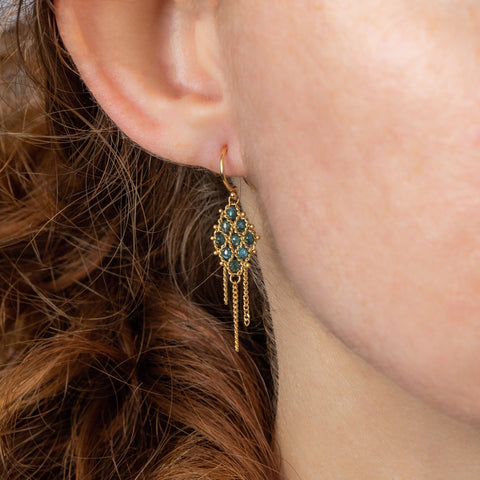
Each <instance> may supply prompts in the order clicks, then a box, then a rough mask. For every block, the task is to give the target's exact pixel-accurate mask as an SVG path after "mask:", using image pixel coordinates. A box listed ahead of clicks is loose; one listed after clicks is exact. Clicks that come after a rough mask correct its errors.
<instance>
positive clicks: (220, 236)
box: [215, 232, 225, 247]
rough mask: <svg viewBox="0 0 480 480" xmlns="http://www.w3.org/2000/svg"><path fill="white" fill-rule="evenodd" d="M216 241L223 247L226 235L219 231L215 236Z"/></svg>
mask: <svg viewBox="0 0 480 480" xmlns="http://www.w3.org/2000/svg"><path fill="white" fill-rule="evenodd" d="M215 243H216V244H217V246H218V247H221V246H222V245H223V244H224V243H225V237H224V236H223V235H222V234H221V233H220V232H217V235H216V236H215Z"/></svg>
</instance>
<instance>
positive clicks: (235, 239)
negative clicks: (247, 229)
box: [232, 233, 242, 248]
mask: <svg viewBox="0 0 480 480" xmlns="http://www.w3.org/2000/svg"><path fill="white" fill-rule="evenodd" d="M241 241H242V239H241V238H240V235H238V234H237V233H234V234H233V235H232V245H233V246H234V247H235V248H237V247H238V246H239V245H240V242H241Z"/></svg>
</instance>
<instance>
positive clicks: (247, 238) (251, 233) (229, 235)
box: [211, 147, 260, 352]
mask: <svg viewBox="0 0 480 480" xmlns="http://www.w3.org/2000/svg"><path fill="white" fill-rule="evenodd" d="M226 153H227V147H224V148H223V149H222V153H221V155H220V173H221V175H222V178H223V183H224V184H225V186H226V187H227V189H228V190H229V192H230V196H229V198H228V203H227V205H226V206H225V208H224V209H223V210H222V209H220V210H219V211H218V213H219V214H220V215H219V218H218V222H217V224H216V225H214V227H213V230H214V233H213V236H212V237H211V240H212V241H213V245H214V249H215V252H214V253H215V255H217V256H218V258H219V260H220V265H221V267H222V268H223V299H224V303H225V305H228V301H229V295H228V283H229V282H230V284H231V287H232V302H233V304H232V310H233V321H234V335H235V351H236V352H238V351H239V341H238V323H239V286H240V283H242V288H243V295H242V299H243V324H244V325H245V326H246V327H248V326H249V325H250V301H249V300H250V299H249V291H248V269H249V268H250V263H249V260H250V258H251V256H252V255H255V254H256V253H257V251H256V249H255V245H256V242H257V240H259V238H260V237H259V236H258V235H257V234H256V232H255V228H254V226H253V225H252V224H251V223H250V222H249V221H248V219H247V217H246V215H245V212H243V211H242V209H241V207H240V200H239V198H238V194H237V188H236V187H235V186H232V185H230V183H229V182H228V180H227V178H226V176H225V172H224V165H223V159H224V157H225V154H226Z"/></svg>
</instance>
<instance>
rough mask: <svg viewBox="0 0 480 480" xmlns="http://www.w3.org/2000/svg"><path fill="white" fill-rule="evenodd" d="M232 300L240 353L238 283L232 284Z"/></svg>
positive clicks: (236, 337) (236, 345)
mask: <svg viewBox="0 0 480 480" xmlns="http://www.w3.org/2000/svg"><path fill="white" fill-rule="evenodd" d="M232 299H233V326H234V330H235V351H236V352H238V351H239V350H240V348H239V342H238V283H236V282H232Z"/></svg>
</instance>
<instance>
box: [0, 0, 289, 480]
mask: <svg viewBox="0 0 480 480" xmlns="http://www.w3.org/2000/svg"><path fill="white" fill-rule="evenodd" d="M11 3H12V2H10V4H11ZM2 8H3V9H4V10H3V12H2V11H1V9H2ZM5 9H8V13H7V12H6V10H5ZM14 10H15V11H14ZM0 15H2V16H3V18H4V19H5V20H4V21H3V23H4V24H3V26H2V31H1V33H0V35H1V36H0V477H1V478H2V479H9V480H15V479H22V480H25V479H33V478H34V479H49V480H51V479H54V478H58V479H76V480H93V479H102V480H106V479H122V480H123V479H132V480H133V479H152V480H153V479H155V480H160V479H162V480H163V479H175V480H181V479H193V478H205V479H218V480H220V479H222V480H225V479H249V480H260V479H266V478H268V479H273V480H274V479H277V478H279V476H280V474H279V460H278V455H277V454H276V452H277V449H276V447H275V442H274V435H273V427H274V419H275V408H276V397H277V392H276V385H277V380H276V376H277V374H276V364H275V347H274V341H273V338H272V337H273V334H272V329H271V320H270V316H269V309H268V302H267V299H266V296H265V293H264V287H263V284H262V277H261V272H260V270H259V267H258V264H257V263H256V262H253V265H252V268H251V273H252V277H251V278H253V280H252V282H251V283H252V284H251V287H250V290H251V293H250V294H251V303H252V318H253V322H252V325H251V326H250V329H249V331H248V332H241V333H240V335H241V337H240V353H236V352H235V351H234V349H233V335H232V331H231V330H232V327H231V323H232V321H231V318H232V317H231V312H230V310H229V308H228V307H226V306H224V305H223V301H222V300H223V296H222V295H223V293H222V278H221V272H220V270H219V267H218V259H217V258H216V257H214V256H213V255H212V252H213V248H212V247H213V246H212V245H211V240H210V237H211V235H212V233H213V225H214V224H215V223H216V215H218V209H219V208H220V207H222V206H223V204H224V203H226V199H227V193H226V191H225V189H224V187H223V184H222V182H221V180H220V179H219V178H218V176H217V175H215V174H213V173H212V172H209V171H207V170H206V169H200V168H193V167H184V166H179V165H175V164H173V163H171V162H169V161H168V160H166V159H159V158H156V157H154V156H152V155H151V154H149V153H148V152H146V151H144V150H142V149H141V148H140V147H139V146H138V145H136V144H135V143H134V142H132V141H131V140H130V139H129V138H127V137H126V136H125V135H124V134H123V133H122V132H121V131H120V130H119V129H118V127H117V126H116V125H115V124H114V123H113V122H112V121H111V120H110V119H109V118H108V117H107V116H106V115H105V113H104V112H103V111H102V109H101V108H100V106H99V105H98V104H97V103H96V101H95V99H94V98H93V97H92V95H91V94H90V92H89V91H88V89H87V88H86V86H85V85H84V84H83V82H82V80H81V78H80V77H79V75H78V72H77V71H76V69H75V66H74V65H73V63H72V61H71V59H70V57H69V55H68V52H67V51H66V50H65V48H64V47H63V45H62V42H61V39H60V37H59V35H58V31H57V27H56V24H55V18H54V14H53V4H52V2H51V1H47V0H37V1H30V2H25V1H21V0H18V1H17V2H15V5H10V6H8V7H0Z"/></svg>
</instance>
